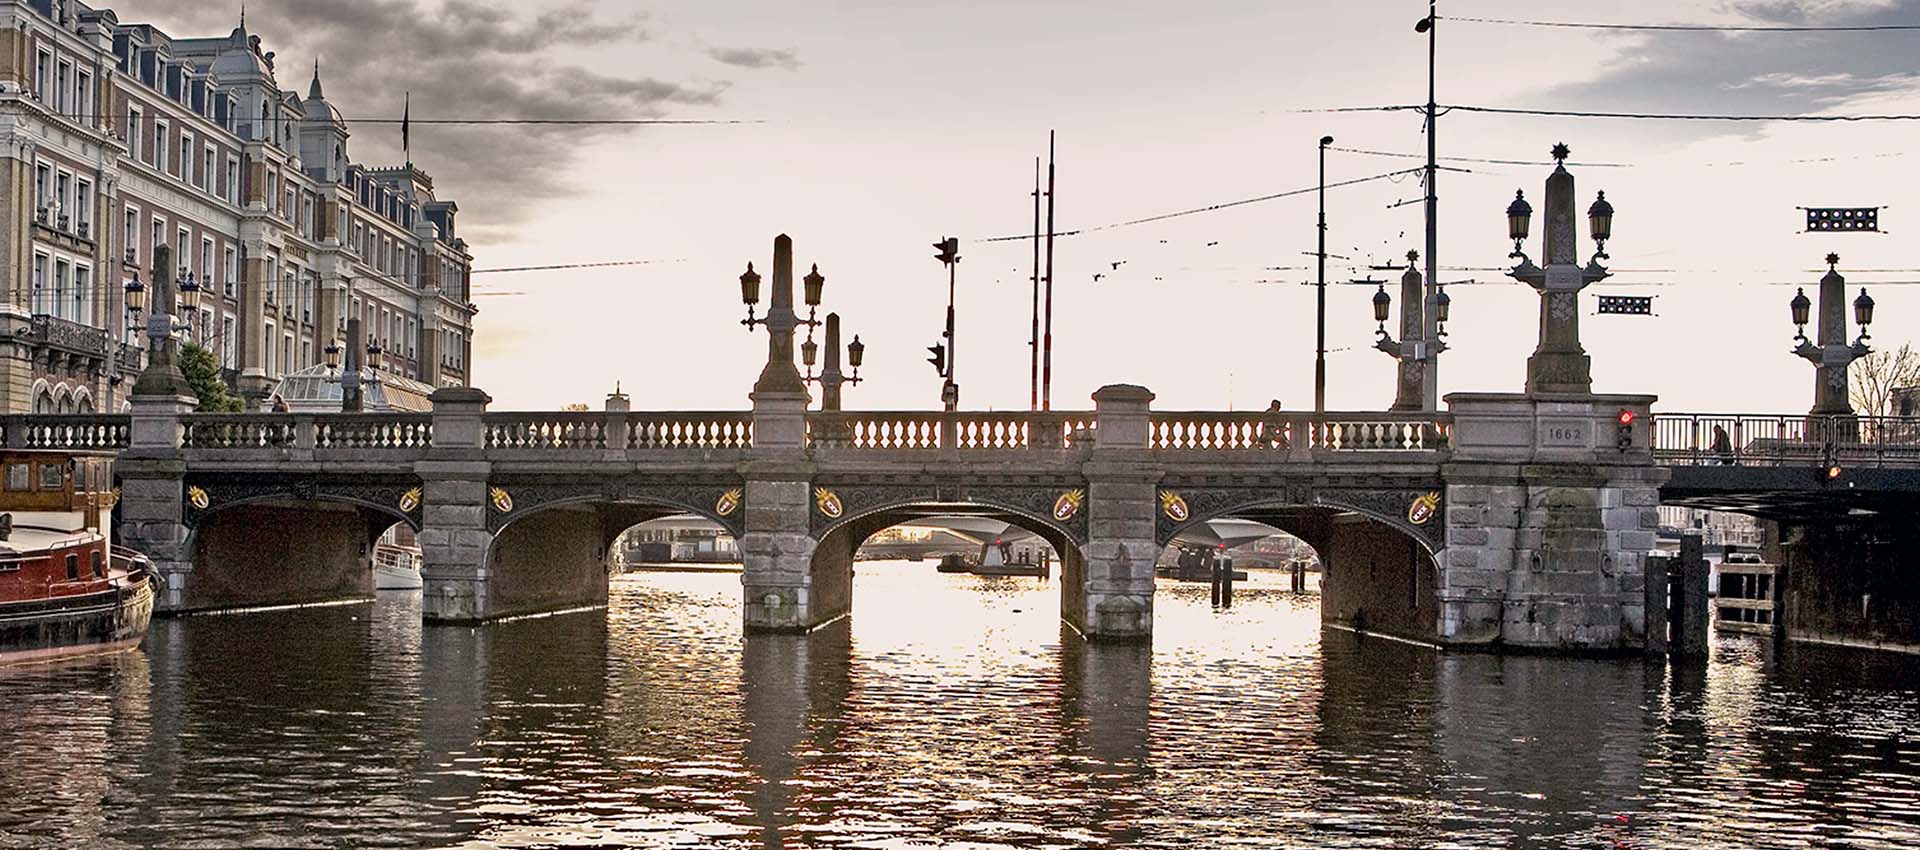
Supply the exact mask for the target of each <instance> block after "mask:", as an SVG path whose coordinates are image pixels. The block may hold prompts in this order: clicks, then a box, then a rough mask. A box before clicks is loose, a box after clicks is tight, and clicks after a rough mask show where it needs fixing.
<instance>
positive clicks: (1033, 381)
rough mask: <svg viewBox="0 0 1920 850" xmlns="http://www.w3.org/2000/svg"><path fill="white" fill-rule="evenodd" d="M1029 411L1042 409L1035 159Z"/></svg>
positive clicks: (1035, 167)
mask: <svg viewBox="0 0 1920 850" xmlns="http://www.w3.org/2000/svg"><path fill="white" fill-rule="evenodd" d="M1027 349H1028V353H1029V354H1030V355H1032V356H1031V357H1030V358H1029V359H1030V360H1031V362H1030V364H1029V365H1028V370H1027V371H1028V373H1029V374H1028V378H1027V409H1028V410H1039V409H1040V158H1039V157H1037V156H1036V157H1034V158H1033V336H1032V338H1031V339H1030V340H1028V342H1027Z"/></svg>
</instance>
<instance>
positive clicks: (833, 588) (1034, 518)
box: [808, 491, 1086, 620]
mask: <svg viewBox="0 0 1920 850" xmlns="http://www.w3.org/2000/svg"><path fill="white" fill-rule="evenodd" d="M815 498H816V501H818V500H819V499H820V498H821V497H820V496H819V493H818V492H817V491H816V496H815ZM863 501H864V506H863V507H861V508H859V509H858V510H853V509H845V510H844V512H843V515H842V516H839V517H833V518H825V517H823V516H822V514H821V511H820V509H819V506H818V504H816V505H815V508H814V515H815V516H816V518H819V519H821V521H820V522H818V524H817V526H816V528H815V529H814V531H813V534H812V536H813V538H814V541H815V545H814V549H813V553H812V556H811V560H810V562H809V564H810V566H809V569H810V576H809V585H808V586H809V588H810V591H809V592H810V598H811V600H812V602H813V604H815V605H817V606H819V607H818V609H817V610H820V611H825V612H831V615H830V616H837V615H844V614H850V613H851V612H852V605H853V572H854V557H855V554H856V553H858V552H859V551H860V547H861V545H862V544H864V543H865V542H866V541H867V540H868V539H869V538H871V537H873V536H874V535H875V534H878V533H879V532H881V531H883V530H885V529H888V528H892V527H895V526H898V525H904V524H909V523H911V522H913V521H914V520H927V519H933V518H936V517H982V518H988V519H993V520H996V521H1001V522H1005V523H1007V524H1008V525H1010V526H1013V527H1016V528H1019V529H1021V530H1023V531H1026V532H1029V533H1031V534H1033V535H1035V536H1036V537H1038V538H1040V539H1041V540H1043V541H1045V542H1046V544H1047V545H1048V546H1050V547H1051V548H1052V550H1053V553H1054V557H1053V559H1052V563H1051V564H1050V565H1049V566H1048V575H1049V576H1053V577H1057V578H1058V579H1059V581H1060V586H1061V594H1062V596H1061V605H1062V610H1063V611H1064V610H1066V608H1067V606H1069V605H1071V604H1073V603H1074V602H1075V601H1076V600H1074V599H1072V598H1069V597H1070V596H1071V595H1072V593H1073V591H1074V590H1075V587H1076V585H1075V580H1074V578H1073V577H1076V576H1078V575H1079V574H1080V572H1081V571H1082V570H1083V569H1084V564H1085V560H1086V558H1085V553H1084V551H1083V550H1082V548H1081V546H1082V544H1083V542H1084V538H1083V537H1082V536H1081V534H1079V533H1077V532H1078V531H1079V529H1080V528H1083V527H1084V526H1076V525H1074V524H1071V523H1064V522H1060V521H1057V520H1055V519H1053V518H1052V517H1049V516H1045V515H1043V514H1042V513H1041V512H1040V511H1038V510H1036V509H1034V508H1033V507H1032V506H1029V505H1022V504H1020V503H1019V501H1017V500H1016V499H1007V498H995V497H993V496H989V495H979V494H966V495H963V496H957V497H947V496H942V495H935V494H918V495H914V494H904V493H902V494H892V495H889V496H882V497H878V498H872V499H871V500H863ZM1076 512H1080V509H1078V508H1076ZM824 619H826V618H823V620H824Z"/></svg>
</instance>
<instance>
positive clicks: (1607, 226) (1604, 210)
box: [1587, 192, 1613, 251]
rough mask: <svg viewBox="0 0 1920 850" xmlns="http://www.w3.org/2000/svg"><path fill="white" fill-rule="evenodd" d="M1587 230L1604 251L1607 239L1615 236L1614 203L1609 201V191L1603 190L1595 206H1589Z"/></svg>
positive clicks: (1595, 200)
mask: <svg viewBox="0 0 1920 850" xmlns="http://www.w3.org/2000/svg"><path fill="white" fill-rule="evenodd" d="M1587 230H1588V232H1589V233H1591V234H1592V236H1593V241H1594V242H1596V243H1598V244H1599V246H1600V249H1601V250H1603V251H1604V250H1605V249H1606V244H1607V240H1608V239H1611V238H1613V205H1612V204H1610V203H1607V193H1605V192H1601V193H1600V196H1599V197H1598V198H1595V199H1594V201H1593V206H1590V207H1587Z"/></svg>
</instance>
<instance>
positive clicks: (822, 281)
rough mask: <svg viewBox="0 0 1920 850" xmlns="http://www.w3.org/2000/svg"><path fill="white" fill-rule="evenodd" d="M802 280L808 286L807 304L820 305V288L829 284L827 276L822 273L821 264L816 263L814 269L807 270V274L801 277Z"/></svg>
mask: <svg viewBox="0 0 1920 850" xmlns="http://www.w3.org/2000/svg"><path fill="white" fill-rule="evenodd" d="M800 282H801V283H802V284H804V285H805V287H806V297H807V306H808V307H818V306H820V290H821V289H822V288H824V287H825V286H826V285H827V278H826V276H824V275H822V274H820V265H819V264H818V263H815V264H814V266H813V271H810V272H807V276H806V277H803V278H801V279H800Z"/></svg>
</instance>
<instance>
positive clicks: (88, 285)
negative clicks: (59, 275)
mask: <svg viewBox="0 0 1920 850" xmlns="http://www.w3.org/2000/svg"><path fill="white" fill-rule="evenodd" d="M67 301H68V302H69V304H70V305H71V307H72V309H71V311H70V312H69V313H68V314H67V318H69V319H72V320H74V321H76V322H88V323H91V322H92V316H93V269H91V268H88V267H86V266H82V265H75V266H74V267H73V297H71V298H69V299H67Z"/></svg>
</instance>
